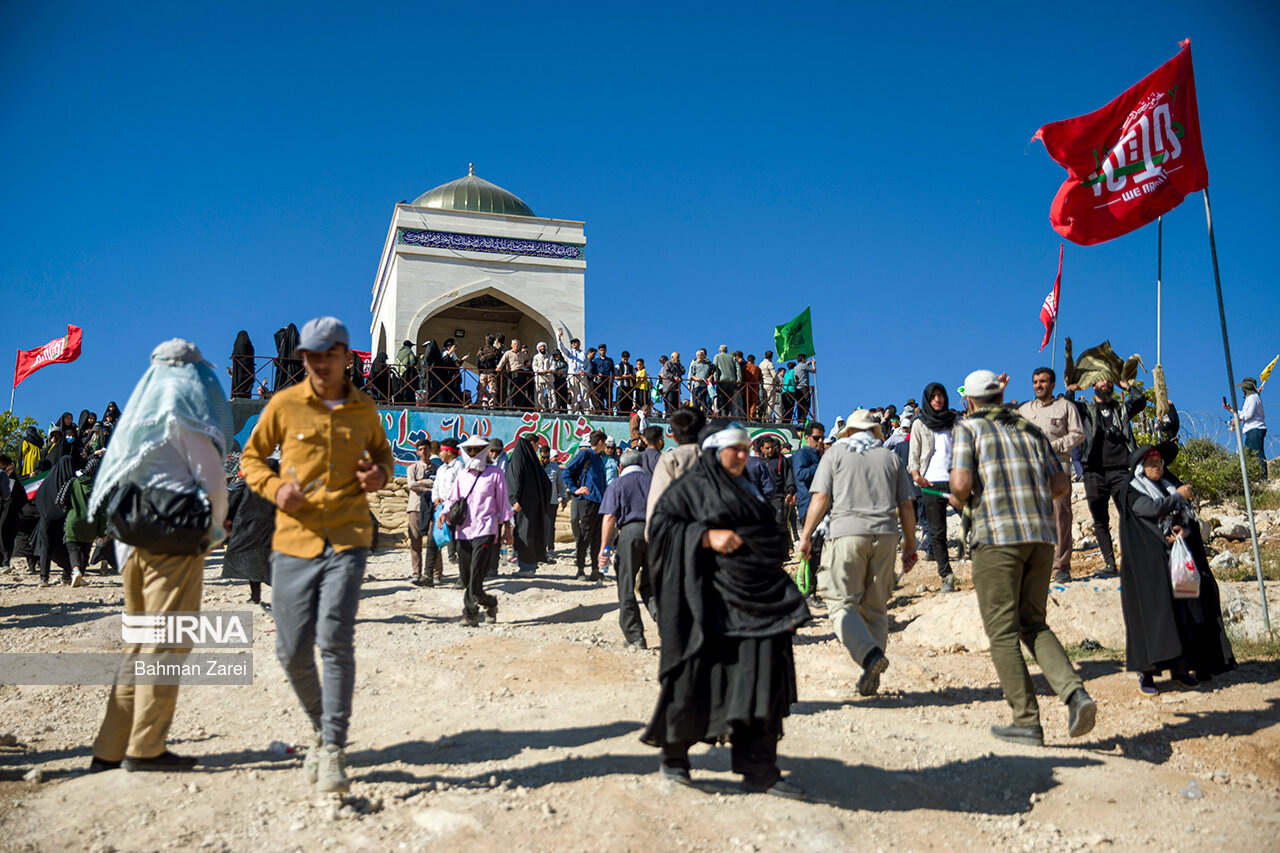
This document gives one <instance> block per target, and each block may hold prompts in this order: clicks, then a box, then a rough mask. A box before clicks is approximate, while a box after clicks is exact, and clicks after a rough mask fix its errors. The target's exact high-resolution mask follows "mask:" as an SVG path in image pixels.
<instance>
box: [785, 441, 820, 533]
mask: <svg viewBox="0 0 1280 853" xmlns="http://www.w3.org/2000/svg"><path fill="white" fill-rule="evenodd" d="M820 461H822V457H821V456H819V455H818V451H816V450H814V449H813V448H812V447H810V446H809V445H807V444H806V445H805V446H804V447H802V448H800V449H799V450H797V451H796V452H795V455H794V456H792V457H791V470H792V473H793V475H794V477H795V483H796V512H797V513H798V514H799V517H800V520H801V521H802V522H803V521H804V517H805V516H806V515H808V514H809V485H810V484H811V483H812V482H813V475H814V474H817V473H818V463H819V462H820Z"/></svg>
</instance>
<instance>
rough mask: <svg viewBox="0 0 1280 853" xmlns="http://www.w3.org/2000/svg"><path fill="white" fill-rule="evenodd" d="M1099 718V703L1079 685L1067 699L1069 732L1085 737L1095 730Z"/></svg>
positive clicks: (1074, 735) (1073, 735)
mask: <svg viewBox="0 0 1280 853" xmlns="http://www.w3.org/2000/svg"><path fill="white" fill-rule="evenodd" d="M1097 718H1098V705H1097V703H1096V702H1094V701H1093V697H1092V696H1090V695H1089V694H1088V693H1086V692H1085V689H1084V688H1083V687H1077V688H1076V689H1075V691H1074V692H1072V694H1071V698H1069V699H1067V734H1069V735H1071V737H1083V736H1084V735H1087V734H1088V733H1089V732H1091V731H1093V724H1094V721H1095V720H1097Z"/></svg>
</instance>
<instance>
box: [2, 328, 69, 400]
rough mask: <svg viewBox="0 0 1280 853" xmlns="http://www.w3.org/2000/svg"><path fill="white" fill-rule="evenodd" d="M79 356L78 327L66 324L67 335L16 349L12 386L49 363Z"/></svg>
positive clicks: (65, 360)
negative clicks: (37, 344) (39, 344)
mask: <svg viewBox="0 0 1280 853" xmlns="http://www.w3.org/2000/svg"><path fill="white" fill-rule="evenodd" d="M79 357H80V327H79V326H73V325H71V324H70V323H68V324H67V336H66V337H65V338H54V339H53V340H51V341H49V343H47V344H45V345H44V346H42V347H36V348H35V349H29V350H18V363H17V364H16V365H14V368H13V387H14V388H17V387H18V383H19V382H21V381H22V380H24V379H26V378H27V377H28V376H30V375H31V374H33V373H35V372H36V371H37V370H39V369H40V368H42V367H45V366H46V365H50V364H65V363H66V362H68V361H75V360H76V359H77V358H79Z"/></svg>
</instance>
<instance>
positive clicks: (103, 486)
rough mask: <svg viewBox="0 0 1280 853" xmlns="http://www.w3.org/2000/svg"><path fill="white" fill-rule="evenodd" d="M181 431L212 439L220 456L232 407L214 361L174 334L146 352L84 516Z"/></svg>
mask: <svg viewBox="0 0 1280 853" xmlns="http://www.w3.org/2000/svg"><path fill="white" fill-rule="evenodd" d="M183 433H187V434H194V435H198V436H202V437H204V438H207V439H209V440H210V441H212V442H213V444H214V447H216V448H217V451H218V454H219V455H220V456H226V453H227V445H228V444H229V443H230V442H231V439H232V437H233V436H234V434H235V433H234V429H233V427H232V422H231V405H230V404H229V403H228V402H227V395H226V392H225V391H224V390H223V388H222V383H220V382H219V381H218V375H217V374H216V373H214V370H213V365H211V364H209V362H207V361H205V360H204V356H203V355H201V354H200V350H199V348H198V347H197V346H196V345H195V344H193V343H191V342H190V341H184V340H183V339H182V338H173V339H171V340H167V341H165V342H164V343H162V344H160V345H159V346H158V347H156V348H155V349H154V350H152V351H151V366H150V367H149V368H147V372H146V373H144V374H143V375H142V378H141V379H140V380H138V384H137V386H136V387H134V389H133V394H131V395H130V396H129V402H128V403H127V404H126V405H125V407H124V413H123V414H122V415H121V416H120V422H119V423H118V424H116V428H115V429H114V430H113V431H112V434H111V443H110V444H108V445H107V452H106V454H105V456H104V457H103V460H102V468H101V470H100V471H99V472H98V478H97V480H96V482H95V483H94V488H93V492H92V493H91V495H90V498H89V515H90V517H93V516H94V515H96V514H97V511H98V507H99V506H100V505H101V504H102V503H103V501H105V500H106V498H107V497H108V496H109V495H110V494H111V491H112V489H113V488H114V487H115V486H117V485H118V484H120V483H122V482H124V481H125V480H127V479H130V477H131V475H133V474H134V473H135V472H137V471H138V469H139V468H141V467H142V466H144V465H145V464H146V463H147V461H148V457H149V456H150V455H151V454H152V452H153V451H155V450H156V449H157V448H159V447H162V446H163V445H165V444H166V443H167V442H169V441H172V440H173V439H175V438H177V437H178V436H180V435H182V434H183Z"/></svg>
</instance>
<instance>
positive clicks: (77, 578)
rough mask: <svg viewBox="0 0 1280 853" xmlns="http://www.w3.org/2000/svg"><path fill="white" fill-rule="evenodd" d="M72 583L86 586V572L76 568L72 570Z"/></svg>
mask: <svg viewBox="0 0 1280 853" xmlns="http://www.w3.org/2000/svg"><path fill="white" fill-rule="evenodd" d="M71 585H72V586H84V572H82V571H80V570H79V569H75V570H74V571H72V572H71Z"/></svg>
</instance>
